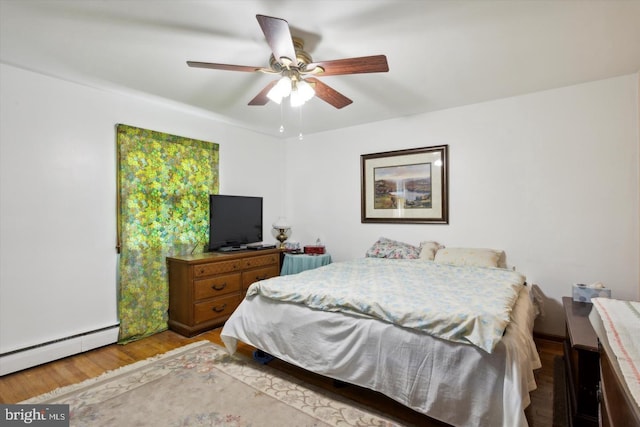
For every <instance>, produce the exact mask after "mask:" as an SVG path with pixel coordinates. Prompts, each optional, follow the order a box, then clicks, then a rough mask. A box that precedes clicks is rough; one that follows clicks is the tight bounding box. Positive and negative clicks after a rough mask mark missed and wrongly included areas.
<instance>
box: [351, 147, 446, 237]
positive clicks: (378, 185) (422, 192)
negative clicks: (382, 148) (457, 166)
mask: <svg viewBox="0 0 640 427" xmlns="http://www.w3.org/2000/svg"><path fill="white" fill-rule="evenodd" d="M448 152H449V146H448V145H438V146H433V147H422V148H411V149H407V150H396V151H386V152H382V153H371V154H362V155H361V156H360V165H361V187H362V200H361V212H362V213H361V222H362V223H426V224H448V223H449V188H448V187H449V154H448Z"/></svg>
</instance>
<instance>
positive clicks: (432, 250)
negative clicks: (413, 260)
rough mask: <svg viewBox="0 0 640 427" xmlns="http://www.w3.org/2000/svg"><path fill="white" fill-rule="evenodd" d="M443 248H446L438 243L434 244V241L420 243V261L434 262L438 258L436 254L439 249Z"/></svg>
mask: <svg viewBox="0 0 640 427" xmlns="http://www.w3.org/2000/svg"><path fill="white" fill-rule="evenodd" d="M442 248H444V246H443V245H441V244H440V243H438V242H433V241H425V242H420V259H427V260H429V261H433V259H434V258H435V256H436V252H438V249H442Z"/></svg>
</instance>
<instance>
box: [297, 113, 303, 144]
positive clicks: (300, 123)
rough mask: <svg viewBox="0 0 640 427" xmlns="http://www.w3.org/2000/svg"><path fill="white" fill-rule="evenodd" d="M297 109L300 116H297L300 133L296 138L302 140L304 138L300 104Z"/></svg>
mask: <svg viewBox="0 0 640 427" xmlns="http://www.w3.org/2000/svg"><path fill="white" fill-rule="evenodd" d="M298 110H299V111H300V116H299V119H300V121H299V125H300V133H298V140H300V141H302V140H303V139H304V136H303V135H302V105H301V106H300V108H298Z"/></svg>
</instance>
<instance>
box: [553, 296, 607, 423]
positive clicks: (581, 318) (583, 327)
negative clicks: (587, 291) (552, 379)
mask: <svg viewBox="0 0 640 427" xmlns="http://www.w3.org/2000/svg"><path fill="white" fill-rule="evenodd" d="M562 304H563V306H564V313H565V320H566V324H567V332H566V335H567V336H566V339H565V342H564V360H565V364H566V381H567V394H568V402H569V420H570V425H571V426H576V427H577V426H593V427H596V426H597V425H598V382H599V381H600V374H599V370H600V355H599V353H598V337H597V335H596V333H595V331H594V329H593V326H591V322H590V321H589V313H590V312H591V310H592V308H593V304H591V303H588V302H577V301H574V300H573V298H572V297H563V298H562Z"/></svg>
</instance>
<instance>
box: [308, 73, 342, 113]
mask: <svg viewBox="0 0 640 427" xmlns="http://www.w3.org/2000/svg"><path fill="white" fill-rule="evenodd" d="M305 81H307V82H309V83H311V84H313V85H315V87H314V89H315V91H316V96H317V97H318V98H320V99H322V100H323V101H325V102H327V103H329V104H331V105H333V106H334V107H336V108H338V109H339V108H343V107H346V106H347V105H349V104H351V103H352V102H353V101H352V100H350V99H349V98H347V97H346V96H344V95H343V94H341V93H340V92H338V91H337V90H335V89H333V88H331V87H329V86H327V85H326V84H324V83H322V82H321V81H320V80H318V79H316V78H315V77H307V78H306V79H305Z"/></svg>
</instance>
